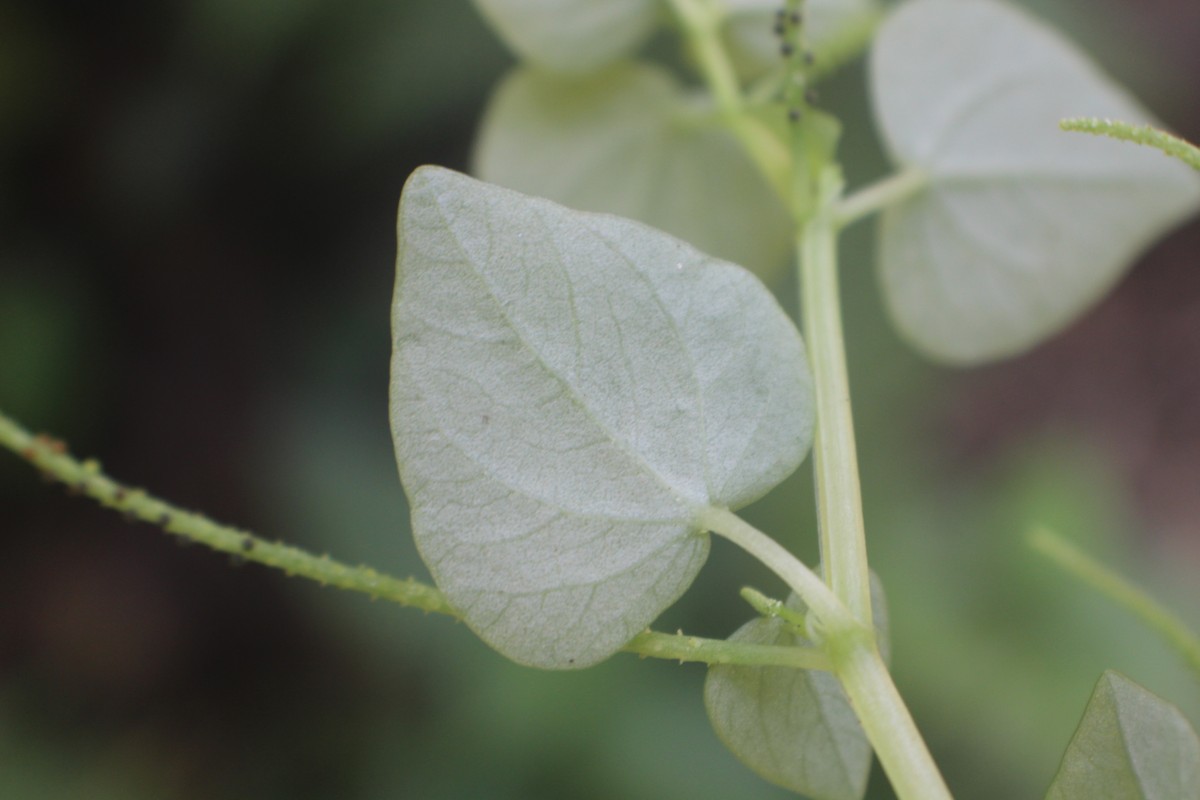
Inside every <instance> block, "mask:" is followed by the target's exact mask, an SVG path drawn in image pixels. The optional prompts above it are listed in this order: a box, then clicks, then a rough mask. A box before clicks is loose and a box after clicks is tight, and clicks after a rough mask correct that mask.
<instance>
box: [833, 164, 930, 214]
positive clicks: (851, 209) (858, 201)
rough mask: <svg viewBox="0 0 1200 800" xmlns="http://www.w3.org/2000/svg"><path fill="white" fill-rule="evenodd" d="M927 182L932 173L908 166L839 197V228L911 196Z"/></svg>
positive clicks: (835, 207) (837, 208)
mask: <svg viewBox="0 0 1200 800" xmlns="http://www.w3.org/2000/svg"><path fill="white" fill-rule="evenodd" d="M928 184H929V176H928V175H926V174H925V173H924V172H923V171H922V170H920V169H917V168H916V167H906V168H905V169H902V170H901V171H899V172H896V173H894V174H892V175H889V176H888V177H886V178H883V179H881V180H878V181H876V182H875V183H872V184H870V185H869V186H865V187H863V188H862V189H859V190H858V191H857V192H855V193H854V194H852V195H850V196H849V197H846V198H844V199H842V200H839V201H838V202H837V204H836V205H835V206H834V209H833V217H834V224H835V225H836V226H837V227H838V228H839V229H841V228H845V227H848V226H850V225H853V224H854V223H855V222H858V221H859V220H860V219H862V218H864V217H867V216H870V215H871V214H874V213H875V212H877V211H881V210H883V209H885V208H887V207H888V206H890V205H893V204H895V203H899V202H900V201H901V200H904V199H906V198H908V197H911V196H912V195H914V194H916V193H917V192H919V191H921V190H922V189H924V188H925V187H926V186H927V185H928Z"/></svg>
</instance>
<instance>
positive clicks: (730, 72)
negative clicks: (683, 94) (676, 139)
mask: <svg viewBox="0 0 1200 800" xmlns="http://www.w3.org/2000/svg"><path fill="white" fill-rule="evenodd" d="M669 4H670V6H671V8H672V10H673V11H674V12H675V16H676V18H677V19H678V20H679V23H680V25H681V26H682V27H683V30H684V33H685V36H686V39H687V41H688V44H689V45H690V47H691V49H692V52H693V54H694V55H695V58H696V62H697V64H698V65H699V67H700V71H701V73H702V74H703V75H704V82H705V83H706V84H707V85H708V88H709V90H710V91H711V92H712V95H713V99H714V100H715V101H716V104H717V110H718V111H719V113H720V115H721V121H722V122H724V123H725V125H726V126H727V127H728V128H729V129H730V130H731V131H732V132H733V135H734V136H736V137H737V138H738V141H739V142H741V145H742V147H743V148H744V149H745V151H746V153H747V154H748V155H749V156H750V158H751V159H752V160H753V161H754V163H755V165H756V166H757V167H758V169H759V172H760V173H761V174H762V175H763V177H764V178H765V179H766V180H767V182H768V183H770V184H771V187H772V188H773V189H774V190H775V192H776V194H778V195H779V198H780V199H781V200H783V201H784V202H787V201H788V200H789V199H790V190H789V187H788V181H787V178H788V176H789V175H790V174H791V156H790V155H789V153H788V150H787V147H786V146H784V144H783V142H781V141H780V140H779V137H778V136H776V135H775V133H774V132H773V131H772V130H771V129H770V128H769V127H768V126H767V125H766V124H765V123H763V121H762V120H760V119H758V118H757V117H755V116H753V115H752V114H749V113H747V111H746V104H745V101H744V99H743V97H742V90H741V86H740V85H739V83H738V79H737V73H736V72H735V71H734V69H733V64H732V62H731V61H730V60H729V54H728V53H727V52H726V51H725V46H724V44H723V43H722V42H721V36H720V27H721V21H722V13H723V12H722V10H721V8H719V7H718V6H716V5H714V4H713V3H711V2H706V0H669Z"/></svg>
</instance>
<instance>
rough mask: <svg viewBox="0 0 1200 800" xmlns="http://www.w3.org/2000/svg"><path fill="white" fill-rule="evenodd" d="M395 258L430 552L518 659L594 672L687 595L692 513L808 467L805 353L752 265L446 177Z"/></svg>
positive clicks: (434, 178) (481, 623)
mask: <svg viewBox="0 0 1200 800" xmlns="http://www.w3.org/2000/svg"><path fill="white" fill-rule="evenodd" d="M399 240H400V252H399V259H398V266H397V270H398V276H397V283H396V295H395V301H394V305H393V311H392V314H393V316H392V319H393V335H394V340H393V345H394V349H393V356H392V379H391V420H392V431H393V436H394V439H395V444H396V457H397V461H398V463H399V466H400V475H401V479H402V481H403V483H404V485H405V488H406V489H407V491H408V495H409V500H410V503H411V506H412V513H413V530H414V535H415V537H416V541H417V545H418V547H419V549H420V551H421V554H422V557H423V558H424V559H425V562H426V564H427V565H428V566H429V569H430V571H431V572H432V573H433V576H434V579H435V581H436V582H437V584H438V586H439V587H440V588H441V589H442V591H443V592H445V594H446V596H447V597H448V598H449V600H450V602H451V603H452V604H453V605H454V606H455V607H457V608H458V609H459V610H460V611H461V612H462V613H463V616H464V618H465V619H466V621H467V624H468V625H470V626H471V627H472V628H473V629H474V630H475V631H476V632H477V633H478V634H479V635H480V636H481V637H482V638H483V639H484V640H486V641H487V642H488V643H489V644H491V645H492V646H494V647H495V648H496V649H497V650H499V651H500V652H502V653H504V654H505V655H507V656H509V657H511V658H513V659H514V660H516V661H520V662H522V663H526V664H532V665H536V666H543V667H570V666H576V667H579V666H585V665H587V664H591V663H594V662H596V661H599V660H601V659H603V658H605V657H606V656H608V655H610V654H611V653H613V652H615V651H616V650H617V649H619V648H620V647H621V646H622V645H623V644H624V643H625V642H627V641H628V640H629V639H630V638H632V637H633V636H634V635H635V634H637V633H639V632H640V631H641V630H642V629H643V628H644V627H645V626H646V625H647V624H648V623H649V622H651V621H652V620H653V619H654V618H655V617H656V616H657V615H658V614H659V613H660V612H661V611H662V610H663V609H664V608H666V607H667V606H668V605H670V604H671V603H672V602H674V600H675V599H676V598H677V597H678V596H679V595H680V594H681V593H682V592H683V591H684V590H685V589H686V588H687V586H688V585H689V583H690V582H691V580H692V578H693V577H694V576H695V574H696V571H697V570H699V568H700V566H701V564H702V563H703V561H704V558H705V556H706V554H707V551H708V537H707V535H706V534H704V533H703V532H702V531H700V530H698V529H697V525H696V517H697V514H699V513H701V512H702V511H704V510H706V509H708V508H709V507H710V506H718V507H735V506H739V505H742V504H744V503H747V502H750V501H751V500H753V499H755V498H756V497H758V496H760V495H762V494H763V493H764V492H766V491H767V490H768V489H770V488H771V487H772V486H774V485H775V484H776V483H778V482H779V481H780V480H782V479H783V478H784V477H786V476H787V475H788V474H790V473H791V472H792V471H793V470H794V469H795V468H796V466H797V465H798V464H799V463H800V461H801V460H802V459H803V457H804V454H805V453H806V451H807V449H808V446H809V444H810V439H811V426H812V405H811V403H812V400H811V393H812V388H811V378H810V377H809V373H808V366H807V362H806V361H805V355H804V347H803V344H802V342H801V341H800V337H799V334H798V333H797V332H796V329H795V327H794V326H793V325H792V323H791V321H790V320H789V319H788V318H787V316H786V315H785V314H784V313H783V311H782V310H781V309H780V308H779V305H778V304H777V303H776V301H775V299H774V297H772V295H771V294H770V293H769V292H768V291H767V290H766V289H765V288H764V287H763V285H762V284H761V283H760V282H759V281H758V280H757V279H756V278H754V277H753V276H752V275H751V274H750V273H748V272H746V271H745V270H743V269H741V268H740V267H737V266H734V265H732V264H728V263H725V262H721V261H717V260H715V259H713V258H711V257H708V256H706V255H704V254H702V253H700V252H699V251H697V250H695V249H694V248H692V247H691V246H689V245H687V244H685V243H684V242H681V241H679V240H677V239H674V238H672V237H670V236H668V235H666V234H664V233H662V232H660V231H656V230H653V229H651V228H647V227H645V226H644V225H641V224H638V223H635V222H632V221H629V220H624V219H620V218H617V217H613V216H609V215H601V214H588V213H583V212H577V211H571V210H568V209H566V208H563V207H561V206H558V205H555V204H554V203H551V202H549V201H546V200H541V199H536V198H530V197H526V196H524V195H520V194H517V193H516V192H513V191H509V190H507V189H502V188H499V187H496V186H491V185H488V184H485V183H482V182H479V181H476V180H473V179H471V178H468V177H466V176H464V175H460V174H458V173H455V172H451V171H449V170H445V169H440V168H436V167H423V168H421V169H419V170H417V171H416V172H415V173H413V175H412V177H411V178H410V179H409V181H408V184H407V185H406V186H405V189H404V194H403V197H402V199H401V204H400V218H399Z"/></svg>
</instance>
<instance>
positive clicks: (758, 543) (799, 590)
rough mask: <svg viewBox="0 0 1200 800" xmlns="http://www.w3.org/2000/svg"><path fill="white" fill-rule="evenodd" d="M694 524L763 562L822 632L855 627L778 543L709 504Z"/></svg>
mask: <svg viewBox="0 0 1200 800" xmlns="http://www.w3.org/2000/svg"><path fill="white" fill-rule="evenodd" d="M696 522H697V524H698V525H700V526H702V527H703V528H704V529H706V530H709V531H712V532H713V533H716V534H719V535H720V536H724V537H725V538H726V539H728V540H729V541H731V542H733V543H734V544H736V545H737V546H738V547H740V548H742V549H743V550H745V551H746V552H747V553H749V554H750V555H752V556H754V557H755V558H757V559H758V560H759V561H761V562H762V563H763V564H765V565H766V566H767V567H768V568H769V569H770V570H771V571H772V572H774V573H775V574H776V575H778V576H779V577H780V578H782V579H783V581H784V583H786V584H787V585H788V588H790V589H791V590H792V591H793V592H795V593H796V594H797V595H799V596H800V599H801V600H803V601H804V604H805V605H807V606H808V607H809V608H810V609H811V610H812V611H813V613H814V614H816V615H817V618H818V619H819V620H820V621H821V625H822V627H823V628H824V629H825V630H826V631H831V632H832V631H839V630H843V629H845V630H849V629H854V628H857V627H859V625H858V623H857V621H856V620H855V619H854V616H853V615H851V614H850V613H849V611H847V609H846V607H845V606H844V605H842V603H841V601H840V600H838V598H837V597H836V596H835V595H834V594H833V592H831V591H830V590H829V587H828V586H826V585H825V584H824V583H823V582H822V581H821V579H820V578H819V577H817V574H816V573H815V572H813V571H812V570H810V569H809V568H808V567H807V566H805V565H804V562H802V561H801V560H800V559H798V558H796V557H795V556H794V555H792V554H791V553H790V552H788V551H787V549H785V548H784V547H783V546H782V545H780V544H779V542H777V541H775V540H774V539H772V538H771V537H770V536H767V535H766V534H765V533H763V532H762V531H760V530H759V529H758V528H755V527H754V526H753V525H751V524H750V523H748V522H746V521H745V520H744V519H742V518H741V517H739V516H738V515H737V514H734V513H733V512H732V511H730V510H729V509H727V508H716V507H709V508H707V509H705V510H704V511H703V512H702V513H701V514H700V516H699V518H698V519H697V520H696Z"/></svg>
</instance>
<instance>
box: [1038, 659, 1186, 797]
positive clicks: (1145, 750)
mask: <svg viewBox="0 0 1200 800" xmlns="http://www.w3.org/2000/svg"><path fill="white" fill-rule="evenodd" d="M1046 800H1200V739H1197V737H1196V732H1195V731H1194V730H1193V729H1192V727H1191V725H1189V724H1188V721H1187V719H1185V718H1184V716H1183V714H1181V713H1179V709H1177V708H1175V706H1173V705H1171V704H1170V703H1168V702H1166V701H1165V700H1162V699H1161V698H1159V697H1157V696H1156V695H1154V694H1152V693H1151V692H1149V691H1147V690H1146V689H1143V688H1142V687H1141V686H1138V685H1137V684H1136V683H1134V682H1133V681H1131V680H1129V679H1128V678H1126V677H1125V676H1123V675H1121V674H1119V673H1117V672H1113V671H1111V670H1110V671H1108V672H1106V673H1104V675H1103V676H1102V677H1101V678H1100V681H1099V682H1098V683H1097V684H1096V688H1095V690H1094V691H1093V692H1092V697H1091V700H1089V701H1088V705H1087V709H1086V710H1085V711H1084V712H1083V719H1082V720H1081V721H1080V723H1079V728H1078V730H1076V731H1075V736H1074V737H1073V738H1072V739H1071V744H1070V745H1069V746H1068V747H1067V752H1066V754H1065V755H1064V756H1063V762H1062V766H1061V767H1059V770H1058V774H1057V775H1056V776H1055V777H1054V783H1053V784H1051V786H1050V791H1049V792H1047V794H1046Z"/></svg>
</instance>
